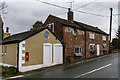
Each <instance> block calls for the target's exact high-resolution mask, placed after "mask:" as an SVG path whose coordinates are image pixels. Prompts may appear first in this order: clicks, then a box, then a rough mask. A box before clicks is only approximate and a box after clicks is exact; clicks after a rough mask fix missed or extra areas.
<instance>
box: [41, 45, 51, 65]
mask: <svg viewBox="0 0 120 80" xmlns="http://www.w3.org/2000/svg"><path fill="white" fill-rule="evenodd" d="M43 50H44V52H43V65H44V67H45V66H51V65H52V44H50V43H44V48H43Z"/></svg>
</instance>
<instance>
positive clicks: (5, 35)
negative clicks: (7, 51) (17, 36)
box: [3, 27, 10, 38]
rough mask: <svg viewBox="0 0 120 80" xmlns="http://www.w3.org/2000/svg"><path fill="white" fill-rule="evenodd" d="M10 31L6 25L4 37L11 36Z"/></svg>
mask: <svg viewBox="0 0 120 80" xmlns="http://www.w3.org/2000/svg"><path fill="white" fill-rule="evenodd" d="M9 36H10V33H9V27H6V33H4V36H3V38H6V37H9Z"/></svg>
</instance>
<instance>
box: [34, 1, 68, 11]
mask: <svg viewBox="0 0 120 80" xmlns="http://www.w3.org/2000/svg"><path fill="white" fill-rule="evenodd" d="M36 1H38V2H41V3H44V4H48V5H52V6H55V7H58V8H63V9H68V8H66V7H63V6H59V5H55V4H51V3H48V2H44V1H39V0H36Z"/></svg>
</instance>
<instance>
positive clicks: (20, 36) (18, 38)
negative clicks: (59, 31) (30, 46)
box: [2, 27, 62, 44]
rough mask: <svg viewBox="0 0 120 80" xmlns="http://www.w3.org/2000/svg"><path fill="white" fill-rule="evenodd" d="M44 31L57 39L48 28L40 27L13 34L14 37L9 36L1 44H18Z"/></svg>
mask: <svg viewBox="0 0 120 80" xmlns="http://www.w3.org/2000/svg"><path fill="white" fill-rule="evenodd" d="M45 29H48V30H49V31H50V32H51V33H52V34H53V35H54V36H55V37H56V38H57V39H59V38H58V37H57V36H56V35H55V34H54V33H53V32H52V31H51V30H50V29H49V28H47V27H41V28H38V29H34V30H31V31H26V32H22V33H18V34H15V35H11V36H9V37H7V38H5V39H4V40H3V42H2V44H9V43H18V42H21V41H23V40H25V39H27V38H29V37H31V36H33V35H35V34H37V33H39V32H41V31H43V30H45ZM59 40H60V39H59ZM60 41H61V40H60ZM61 42H62V41H61Z"/></svg>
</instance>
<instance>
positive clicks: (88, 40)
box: [86, 31, 109, 58]
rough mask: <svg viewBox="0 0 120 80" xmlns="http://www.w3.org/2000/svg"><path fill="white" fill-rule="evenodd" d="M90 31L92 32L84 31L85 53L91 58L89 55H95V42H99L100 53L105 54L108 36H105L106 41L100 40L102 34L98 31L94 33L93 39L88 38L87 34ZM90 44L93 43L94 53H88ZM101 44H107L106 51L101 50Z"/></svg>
mask: <svg viewBox="0 0 120 80" xmlns="http://www.w3.org/2000/svg"><path fill="white" fill-rule="evenodd" d="M90 33H94V32H90V31H87V32H86V46H87V47H86V54H87V58H91V57H95V56H97V44H99V46H100V55H104V54H107V53H108V51H109V41H108V36H106V35H104V36H106V41H103V40H102V36H103V35H102V34H99V33H94V34H95V39H90V38H89V34H90ZM90 44H95V53H94V54H91V53H90V49H89V45H90ZM102 44H107V51H106V52H103V49H102Z"/></svg>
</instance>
